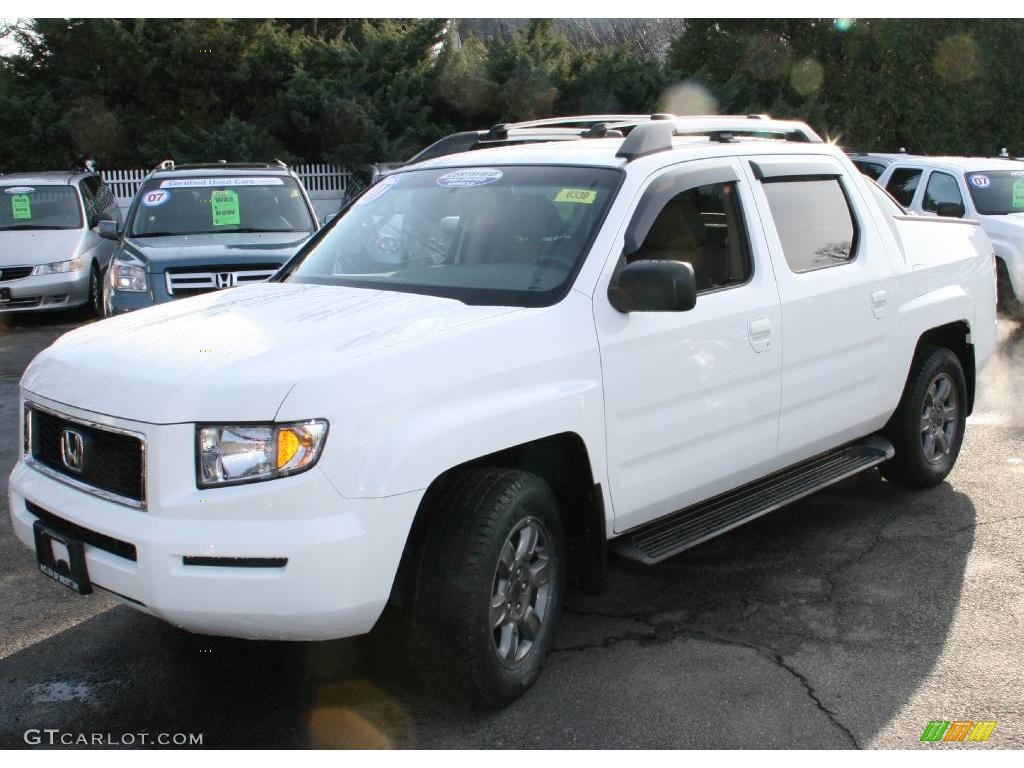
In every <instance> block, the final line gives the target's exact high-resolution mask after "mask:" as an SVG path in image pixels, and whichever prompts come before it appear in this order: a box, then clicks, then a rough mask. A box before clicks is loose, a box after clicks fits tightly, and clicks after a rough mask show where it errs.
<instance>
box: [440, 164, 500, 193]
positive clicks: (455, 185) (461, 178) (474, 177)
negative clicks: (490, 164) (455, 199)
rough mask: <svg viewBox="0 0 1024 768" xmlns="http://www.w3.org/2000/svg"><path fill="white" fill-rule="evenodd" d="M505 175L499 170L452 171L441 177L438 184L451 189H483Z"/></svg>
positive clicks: (466, 169)
mask: <svg viewBox="0 0 1024 768" xmlns="http://www.w3.org/2000/svg"><path fill="white" fill-rule="evenodd" d="M504 175H505V174H503V173H502V172H501V171H499V170H498V169H497V168H464V169H463V170H461V171H452V172H450V173H446V174H445V175H444V176H439V177H438V179H437V184H438V186H440V187H448V188H449V189H462V188H465V187H482V186H483V185H484V184H493V183H494V182H496V181H498V180H499V179H500V178H501V177H502V176H504Z"/></svg>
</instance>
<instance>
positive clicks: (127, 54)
mask: <svg viewBox="0 0 1024 768" xmlns="http://www.w3.org/2000/svg"><path fill="white" fill-rule="evenodd" d="M458 32H459V26H458V22H457V20H450V19H388V20H384V19H35V20H34V21H33V22H32V23H31V24H30V25H29V27H28V28H27V29H24V30H21V31H18V32H15V35H16V36H17V40H18V42H19V44H20V47H21V51H20V53H19V54H17V55H15V56H8V57H3V58H0V169H2V170H8V171H10V170H21V169H29V168H47V167H50V168H52V167H66V166H67V165H69V164H70V163H72V162H74V161H76V160H79V159H81V158H83V157H93V158H95V159H97V160H98V161H99V162H100V164H101V165H102V166H106V167H113V166H135V165H140V164H141V165H151V164H154V163H156V162H157V161H159V160H161V159H163V158H165V157H174V158H175V159H176V160H178V161H180V162H185V161H210V160H218V159H227V160H252V159H263V158H267V159H269V158H273V157H280V158H282V159H284V160H288V161H295V160H300V159H301V160H306V161H311V162H318V161H334V162H339V163H343V164H348V165H359V164H363V163H369V162H377V161H389V160H401V159H404V158H407V157H409V156H411V155H412V154H413V153H415V152H416V151H417V150H418V149H420V148H422V147H423V146H425V145H426V144H429V143H430V142H432V141H434V140H436V139H437V138H439V137H440V136H442V135H444V134H445V133H449V132H452V131H456V130H467V129H471V128H481V127H487V126H490V125H493V124H495V123H499V122H512V121H516V120H527V119H530V118H535V117H543V116H548V115H565V114H582V113H599V112H610V113H615V112H625V113H633V112H637V113H646V112H652V111H657V110H665V109H670V108H676V109H687V108H689V107H692V108H693V109H694V110H706V109H708V108H713V107H714V106H715V105H717V110H718V111H719V112H721V113H731V114H750V113H755V112H769V113H771V114H773V115H776V116H779V117H796V118H800V119H804V120H807V121H808V122H810V123H811V124H812V125H813V126H814V127H815V128H816V129H817V130H818V131H819V133H821V134H822V135H828V136H830V137H833V138H836V137H838V138H839V139H840V140H841V142H842V143H843V144H844V145H846V146H851V147H856V148H858V149H864V150H876V151H894V150H896V149H898V148H899V147H906V148H907V149H908V150H910V151H919V152H929V153H939V152H945V153H956V154H994V153H995V152H997V151H998V149H999V148H1000V147H1004V146H1005V147H1009V148H1010V150H1011V152H1016V153H1022V154H1024V127H1022V125H1024V124H1022V123H1021V122H1020V121H1013V120H1012V119H1010V115H1012V114H1013V113H1014V112H1015V111H1016V110H1017V109H1019V108H1020V105H1021V102H1022V99H1024V80H1022V79H1021V78H1020V77H1019V74H1018V71H1017V69H1016V67H1015V66H1014V64H1015V57H1016V53H1017V52H1018V51H1020V50H1024V22H1021V21H1010V20H999V21H996V20H978V19H964V20H944V19H934V20H905V19H893V20H854V21H852V22H848V21H847V20H835V19H726V20H713V19H697V20H691V21H689V22H687V24H686V26H685V28H684V30H683V32H682V33H681V34H680V35H679V36H678V37H677V38H676V39H675V40H674V42H673V43H672V45H671V48H670V49H669V51H668V55H667V57H666V58H665V60H664V61H662V60H658V59H654V58H650V57H648V56H644V55H642V54H639V53H637V52H636V49H635V48H632V47H626V46H619V47H604V48H585V49H584V48H577V47H575V46H574V45H573V44H572V43H570V41H569V40H568V39H567V38H566V37H565V35H563V34H562V33H561V32H559V31H558V29H557V28H556V26H555V25H554V24H553V22H552V21H550V20H533V21H531V22H530V23H529V24H527V25H525V26H523V27H521V28H520V29H519V30H518V31H517V32H515V33H514V34H513V35H512V36H511V37H510V38H508V39H507V40H502V39H493V40H490V41H488V42H484V41H482V40H480V39H479V38H476V37H473V36H468V37H465V38H460V37H459V35H458ZM680 84H686V87H685V88H684V89H682V91H680V90H679V89H678V88H676V86H679V85H680ZM680 92H682V93H684V95H685V99H684V101H683V103H682V106H681V107H680V105H679V102H678V100H677V99H676V98H675V97H674V96H673V94H678V93H680ZM695 94H697V96H696V97H695Z"/></svg>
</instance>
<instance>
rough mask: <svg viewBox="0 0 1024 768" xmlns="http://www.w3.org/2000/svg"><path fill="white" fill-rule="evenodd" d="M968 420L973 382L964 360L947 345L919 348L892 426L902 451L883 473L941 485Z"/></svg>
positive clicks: (893, 438)
mask: <svg viewBox="0 0 1024 768" xmlns="http://www.w3.org/2000/svg"><path fill="white" fill-rule="evenodd" d="M966 420H967V382H966V379H965V378H964V372H963V368H962V367H961V365H960V360H959V358H957V356H956V355H955V354H953V353H952V352H951V351H950V350H948V349H944V348H941V347H925V348H923V349H921V350H919V351H918V353H917V356H916V357H915V358H914V363H913V366H912V367H911V371H910V376H909V377H908V379H907V385H906V388H905V389H904V391H903V399H902V400H901V401H900V404H899V407H898V408H897V410H896V413H895V414H893V417H892V418H891V419H890V420H889V424H888V426H887V427H886V432H887V434H888V437H889V439H890V440H891V441H892V444H893V446H894V448H895V449H896V455H895V456H894V457H893V458H892V459H891V460H890V461H888V462H886V463H885V464H883V465H882V467H881V471H882V474H883V475H884V476H885V477H886V478H888V479H889V480H892V481H893V482H897V483H900V484H902V485H908V486H911V487H916V488H928V487H930V486H933V485H938V484H939V483H941V482H942V481H943V480H944V479H945V478H946V475H948V474H949V473H950V471H951V470H952V469H953V465H954V464H955V463H956V459H957V456H959V455H960V446H961V444H962V443H963V439H964V427H965V425H966Z"/></svg>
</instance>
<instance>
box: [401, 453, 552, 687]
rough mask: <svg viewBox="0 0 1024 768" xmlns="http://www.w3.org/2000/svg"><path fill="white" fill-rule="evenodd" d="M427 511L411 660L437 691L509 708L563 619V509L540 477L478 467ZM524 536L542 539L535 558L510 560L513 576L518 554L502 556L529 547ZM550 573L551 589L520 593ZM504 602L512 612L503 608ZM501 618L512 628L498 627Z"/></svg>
mask: <svg viewBox="0 0 1024 768" xmlns="http://www.w3.org/2000/svg"><path fill="white" fill-rule="evenodd" d="M424 512H425V513H427V514H429V515H431V519H430V523H429V526H428V528H427V530H426V534H425V535H424V537H423V539H422V541H421V543H420V546H419V548H418V553H419V561H418V568H417V569H416V572H415V574H414V581H413V583H412V585H411V588H412V590H413V596H412V600H411V601H410V604H409V605H408V606H407V608H406V611H407V612H408V613H410V614H411V615H410V616H409V618H410V619H411V622H410V623H409V625H408V632H409V639H410V640H411V643H410V645H411V649H410V650H411V653H412V657H413V658H412V659H411V660H412V662H413V663H414V664H415V666H416V667H417V668H418V669H419V670H420V672H421V673H422V674H423V677H424V681H425V682H426V683H427V684H428V685H429V686H430V687H431V688H432V689H433V690H434V691H436V692H439V693H442V694H445V695H447V696H449V697H454V698H457V699H459V700H462V701H467V700H468V701H469V702H472V703H476V704H482V705H484V706H486V707H501V706H504V705H505V704H508V703H509V702H511V701H512V700H514V699H515V698H517V697H518V696H520V695H521V694H522V693H523V692H524V691H525V690H526V689H527V688H529V687H530V685H532V684H533V682H534V681H535V680H536V679H537V676H538V675H539V674H540V671H541V668H542V667H543V666H544V661H545V659H546V657H547V654H548V651H549V650H550V649H551V645H552V642H553V639H554V635H555V630H556V628H557V625H558V619H559V617H560V614H561V609H562V596H563V592H564V585H565V546H564V541H563V538H562V523H561V519H560V516H559V511H558V502H557V500H556V498H555V495H554V493H553V492H552V491H551V488H550V487H549V486H548V485H547V483H545V482H544V481H543V480H541V479H540V478H539V477H537V476H536V475H532V474H530V473H528V472H521V471H517V470H509V469H498V468H477V469H470V470H467V471H465V472H463V473H462V474H461V475H459V476H458V477H457V478H456V479H455V480H454V481H453V482H452V483H451V485H450V486H449V487H448V488H447V489H446V490H445V491H444V492H443V493H442V494H441V495H440V497H439V499H437V501H436V502H435V503H434V504H432V506H431V508H429V509H425V510H424ZM524 526H525V527H524ZM528 529H529V530H530V531H535V532H536V533H537V542H538V548H537V550H535V551H533V552H532V557H533V558H535V559H531V557H527V558H525V559H524V560H522V562H520V560H519V559H514V560H512V562H513V566H512V567H507V566H506V565H505V564H504V563H505V562H506V561H508V560H509V557H510V555H514V553H510V552H509V550H508V549H507V548H506V547H507V546H510V547H512V549H515V547H514V546H512V543H518V544H521V545H523V546H525V544H528V539H529V537H530V533H529V532H528ZM541 550H543V551H541ZM524 551H525V550H524ZM516 564H518V565H516ZM544 564H546V567H547V574H546V578H547V579H548V581H547V582H546V587H545V586H542V587H538V588H534V587H533V586H532V585H526V587H525V588H523V585H525V584H526V582H527V581H529V580H530V579H531V574H532V573H533V572H534V571H537V572H538V574H540V573H542V572H543V570H544V569H543V565H544ZM516 568H518V569H519V571H520V572H521V573H522V575H521V576H515V574H516V573H517V571H516V570H515V569H516ZM504 574H508V578H507V579H506V578H505V576H504ZM541 578H542V576H540V575H538V576H537V581H538V583H539V581H540V579H541ZM503 585H504V587H503ZM498 598H500V600H499V599H498ZM506 598H508V600H509V602H508V603H507V605H508V606H510V609H508V610H506V608H505V607H504V606H502V605H500V603H502V602H504V601H505V599H506ZM517 598H519V599H520V602H515V601H516V600H517ZM531 601H532V603H531ZM492 611H493V613H492ZM499 612H500V613H501V614H502V616H504V617H505V618H506V619H507V622H506V623H502V624H496V623H494V622H495V616H496V614H497V613H499ZM513 625H515V626H516V627H517V629H515V630H513V629H512V628H511V627H512V626H513ZM494 627H498V629H494ZM518 627H522V629H518ZM528 627H532V629H529V630H528ZM531 633H533V635H534V636H533V637H532V638H531V637H529V635H530V634H531ZM514 637H519V638H520V639H521V643H520V644H519V645H518V646H517V648H518V650H517V649H513V648H512V647H511V644H512V642H513V641H514ZM520 653H521V654H522V655H521V657H520V655H519V654H520Z"/></svg>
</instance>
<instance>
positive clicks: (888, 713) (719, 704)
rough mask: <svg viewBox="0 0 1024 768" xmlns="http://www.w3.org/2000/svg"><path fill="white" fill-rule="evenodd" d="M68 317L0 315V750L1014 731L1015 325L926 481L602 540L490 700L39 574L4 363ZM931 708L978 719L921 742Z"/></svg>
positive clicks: (754, 744) (12, 362) (1017, 587)
mask: <svg viewBox="0 0 1024 768" xmlns="http://www.w3.org/2000/svg"><path fill="white" fill-rule="evenodd" d="M71 327H73V324H72V323H70V322H69V320H68V319H67V318H66V317H61V316H47V317H40V318H26V317H22V318H14V319H12V318H11V317H10V316H8V317H7V318H4V316H2V315H0V425H2V427H3V429H2V430H0V748H3V747H8V748H17V747H21V746H25V745H26V742H25V736H24V734H25V732H26V731H27V730H30V729H39V730H41V729H59V731H60V733H61V734H68V735H69V736H70V737H71V739H72V740H74V739H78V741H77V742H75V743H78V744H82V741H81V737H80V734H86V735H87V736H88V735H91V734H96V733H102V734H112V735H113V736H114V737H115V740H116V739H117V738H121V737H122V736H123V735H125V734H135V735H134V736H133V737H132V738H133V742H132V743H130V744H129V745H138V744H139V743H141V740H142V739H141V738H140V737H139V736H138V735H137V734H142V733H145V734H147V739H156V738H157V736H159V735H160V734H164V733H166V734H175V733H186V734H202V745H203V746H204V747H207V748H228V747H235V748H270V747H427V748H429V747H450V748H459V747H489V748H509V747H511V748H533V747H538V748H560V747H593V748H612V747H648V748H855V747H859V748H921V749H987V748H1017V749H1020V748H1022V747H1024V703H1022V697H1021V691H1024V664H1022V627H1024V621H1022V619H1024V555H1022V553H1021V542H1022V541H1024V512H1022V510H1021V500H1022V496H1024V493H1022V491H1024V330H1022V329H1021V328H1019V327H1017V326H1014V325H1011V324H1009V323H1005V322H1004V324H1003V325H1002V326H1001V327H1000V353H999V356H998V357H997V359H996V360H995V361H994V362H993V363H992V364H991V365H990V366H989V367H988V368H987V369H986V370H985V372H984V373H983V375H982V378H981V381H980V385H979V400H978V404H977V407H976V410H975V414H974V415H973V416H972V417H971V418H970V419H969V421H968V430H967V438H966V441H965V444H964V447H963V451H962V453H961V455H960V460H959V462H958V464H957V467H956V469H955V470H954V472H953V473H952V475H951V476H950V477H949V479H948V481H947V482H946V483H944V484H942V485H941V486H939V487H937V488H934V489H931V490H929V491H924V492H910V491H906V490H902V489H900V488H898V487H896V486H893V485H891V484H889V483H887V482H885V481H883V480H882V479H881V478H880V476H879V475H878V474H877V473H876V472H873V471H872V472H868V473H865V474H862V475H860V476H857V477H854V478H851V479H850V480H848V481H845V482H843V483H841V484H839V485H837V486H834V487H833V488H830V489H827V490H825V491H823V492H820V493H818V494H815V495H814V496H811V497H809V498H807V499H804V500H802V501H800V502H797V503H795V504H792V505H790V506H789V507H787V508H785V509H782V510H780V511H778V512H775V513H773V514H771V515H768V516H766V517H764V518H761V519H760V520H759V521H757V522H755V523H752V524H750V525H747V526H744V527H741V528H739V529H737V530H735V531H733V532H731V533H729V534H726V535H724V536H721V537H719V538H717V539H714V540H712V541H710V542H708V543H706V544H704V545H702V546H700V547H698V548H695V549H693V550H691V551H689V552H687V553H684V554H683V555H680V556H677V557H675V558H673V559H671V560H668V561H666V562H664V563H662V564H660V565H658V566H655V567H643V566H638V565H632V564H628V563H623V562H615V563H613V564H612V567H611V570H610V577H609V585H608V590H607V592H606V594H603V595H600V596H589V595H586V596H585V595H579V594H572V595H570V596H569V598H568V608H567V611H566V614H565V616H564V617H563V621H562V625H561V628H560V630H559V634H558V638H557V650H555V652H554V653H553V654H552V655H551V657H550V659H549V661H548V664H547V668H546V669H545V671H544V673H543V675H542V676H541V679H540V680H539V681H538V683H537V684H536V685H535V686H534V688H533V689H532V690H530V691H529V692H528V693H527V694H526V695H525V696H523V697H522V698H521V699H520V700H519V701H517V702H515V703H514V704H513V705H512V706H510V707H508V708H507V709H505V710H502V711H499V712H489V713H486V712H478V711H470V710H467V709H465V708H461V707H458V706H454V705H451V704H447V703H445V702H443V701H440V700H438V699H437V698H436V697H434V696H431V695H430V693H429V692H427V691H422V690H419V689H417V688H416V687H415V686H412V685H410V684H409V683H408V682H407V681H406V677H405V676H404V675H403V674H400V673H397V672H396V671H395V669H400V666H399V665H394V667H391V666H390V665H389V664H388V663H387V662H386V659H387V653H388V649H387V648H386V647H382V646H383V645H384V644H385V641H386V640H387V638H382V637H380V636H379V633H378V634H371V635H370V636H368V637H367V638H364V639H359V640H341V641H334V642H321V643H267V642H246V641H240V640H230V639H222V638H210V637H202V636H198V635H192V634H189V633H186V632H184V631H181V630H178V629H175V628H174V627H171V626H169V625H166V624H164V623H162V622H160V621H158V620H156V619H153V618H151V617H149V616H146V615H144V614H142V613H139V612H137V611H135V610H133V609H131V608H128V607H125V606H123V605H120V604H119V603H118V602H117V601H116V600H115V599H114V598H112V597H110V596H109V595H106V594H104V593H97V594H94V595H92V596H90V597H80V596H78V595H75V594H74V593H72V592H71V591H70V590H68V589H65V588H63V587H61V586H59V585H58V584H56V583H55V582H53V581H50V580H48V579H46V578H45V577H43V576H42V575H41V574H39V573H38V572H37V569H36V565H35V560H34V556H33V554H32V553H31V552H30V551H29V550H27V549H26V548H24V547H23V546H22V545H21V544H20V543H19V542H18V541H17V540H16V539H15V538H14V536H13V533H12V531H11V526H10V520H9V518H8V516H7V491H6V488H7V485H6V483H7V475H8V474H9V471H10V468H11V467H12V466H13V464H14V462H15V460H16V451H17V445H16V443H17V429H16V424H17V418H18V416H17V382H18V378H19V377H20V375H21V373H22V371H23V370H24V368H25V366H26V365H27V364H28V362H29V361H30V360H31V358H32V357H33V356H34V355H35V354H36V353H37V352H38V351H39V350H41V349H43V348H44V347H45V346H46V345H48V344H49V343H50V342H51V341H52V340H53V339H54V338H56V337H57V336H59V335H60V334H61V333H63V332H64V331H66V330H68V329H69V328H71ZM382 658H383V659H385V662H384V663H382V661H381V660H382ZM936 719H939V720H951V721H952V720H996V721H997V726H996V727H995V729H994V731H993V732H992V735H991V736H990V738H989V740H988V741H987V742H984V743H961V744H947V743H939V744H928V743H926V744H922V743H921V742H920V741H919V739H920V737H921V734H922V731H923V730H924V728H925V727H926V726H927V725H928V722H929V721H931V720H936ZM30 738H32V736H30ZM108 738H109V737H108ZM122 742H123V743H126V744H128V743H129V742H128V739H127V738H123V739H122ZM45 743H46V742H45V740H43V744H44V745H45Z"/></svg>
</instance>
